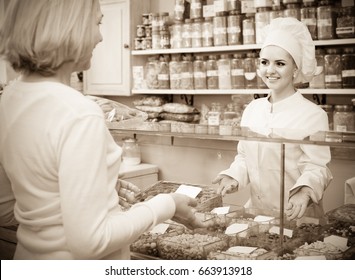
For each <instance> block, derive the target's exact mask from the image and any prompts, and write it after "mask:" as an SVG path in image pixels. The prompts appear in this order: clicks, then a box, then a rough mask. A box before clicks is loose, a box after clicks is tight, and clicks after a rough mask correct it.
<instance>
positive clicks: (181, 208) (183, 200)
mask: <svg viewBox="0 0 355 280" xmlns="http://www.w3.org/2000/svg"><path fill="white" fill-rule="evenodd" d="M170 195H171V196H172V197H173V199H174V201H175V206H176V210H175V215H174V217H173V218H172V220H173V221H175V222H177V223H180V224H183V225H184V226H186V227H187V228H189V229H195V228H203V227H206V226H205V224H204V223H203V222H202V221H200V220H199V219H198V218H197V217H196V216H195V211H194V208H193V207H195V206H196V205H197V201H196V199H193V198H191V197H189V196H187V195H183V194H179V193H171V194H170Z"/></svg>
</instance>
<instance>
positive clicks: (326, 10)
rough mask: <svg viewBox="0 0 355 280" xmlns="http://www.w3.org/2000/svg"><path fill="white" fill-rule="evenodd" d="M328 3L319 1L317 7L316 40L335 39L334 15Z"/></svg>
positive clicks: (332, 8)
mask: <svg viewBox="0 0 355 280" xmlns="http://www.w3.org/2000/svg"><path fill="white" fill-rule="evenodd" d="M334 9H335V8H334V7H333V6H331V5H330V1H320V2H319V4H318V7H317V38H318V40H329V39H335V26H336V13H335V10H334Z"/></svg>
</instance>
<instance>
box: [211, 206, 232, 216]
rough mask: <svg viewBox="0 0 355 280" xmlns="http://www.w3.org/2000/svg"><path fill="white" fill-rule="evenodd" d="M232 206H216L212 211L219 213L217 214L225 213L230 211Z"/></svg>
mask: <svg viewBox="0 0 355 280" xmlns="http://www.w3.org/2000/svg"><path fill="white" fill-rule="evenodd" d="M229 209H230V206H225V207H216V208H214V209H213V210H212V211H211V213H213V214H217V215H224V214H228V213H229Z"/></svg>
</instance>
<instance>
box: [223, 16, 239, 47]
mask: <svg viewBox="0 0 355 280" xmlns="http://www.w3.org/2000/svg"><path fill="white" fill-rule="evenodd" d="M227 26H228V27H227V41H228V45H241V44H242V15H241V14H239V13H237V12H236V11H230V12H229V15H228V18H227Z"/></svg>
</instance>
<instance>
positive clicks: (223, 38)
mask: <svg viewBox="0 0 355 280" xmlns="http://www.w3.org/2000/svg"><path fill="white" fill-rule="evenodd" d="M226 15H227V13H226V12H218V13H216V16H215V17H214V18H213V42H214V45H215V46H226V45H227V16H226Z"/></svg>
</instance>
